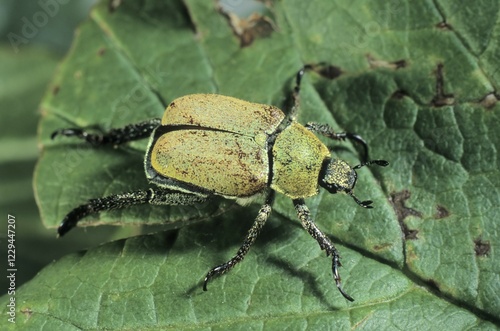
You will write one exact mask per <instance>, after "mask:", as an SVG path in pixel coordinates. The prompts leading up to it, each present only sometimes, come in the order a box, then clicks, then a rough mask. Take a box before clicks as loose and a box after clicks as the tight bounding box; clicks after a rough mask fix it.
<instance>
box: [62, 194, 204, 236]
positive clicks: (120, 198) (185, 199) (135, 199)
mask: <svg viewBox="0 0 500 331" xmlns="http://www.w3.org/2000/svg"><path fill="white" fill-rule="evenodd" d="M206 200H207V198H206V197H203V196H198V195H194V194H190V193H182V192H177V191H173V190H167V189H159V188H150V189H147V190H140V191H135V192H129V193H122V194H114V195H110V196H107V197H103V198H97V199H90V200H89V201H88V202H87V203H86V204H83V205H80V206H78V207H76V208H75V209H73V210H72V211H70V212H69V213H68V214H67V215H66V217H64V219H63V220H62V222H61V224H60V225H59V227H58V228H57V234H58V236H63V235H65V234H66V233H67V232H68V231H69V230H71V229H72V228H74V227H75V226H76V225H77V223H78V222H79V221H80V220H81V219H82V218H84V217H85V216H88V215H90V214H95V213H98V212H101V211H105V210H113V209H120V208H125V207H128V206H132V205H140V204H146V203H149V204H151V205H192V204H195V203H200V202H204V201H206Z"/></svg>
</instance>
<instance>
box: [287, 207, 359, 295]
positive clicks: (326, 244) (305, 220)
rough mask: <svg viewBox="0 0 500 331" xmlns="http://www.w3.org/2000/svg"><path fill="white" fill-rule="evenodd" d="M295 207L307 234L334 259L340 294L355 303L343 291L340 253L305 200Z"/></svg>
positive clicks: (335, 277) (334, 270)
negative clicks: (313, 216) (314, 219)
mask: <svg viewBox="0 0 500 331" xmlns="http://www.w3.org/2000/svg"><path fill="white" fill-rule="evenodd" d="M293 205H294V206H295V210H296V212H297V216H298V217H299V219H300V222H301V223H302V226H303V227H304V229H306V230H307V232H309V234H310V235H311V237H313V238H314V239H316V241H317V242H318V244H319V247H320V248H321V249H322V250H324V251H326V255H327V256H331V257H332V273H333V278H334V279H335V284H336V285H337V288H338V289H339V291H340V293H341V294H342V295H343V296H344V298H346V299H347V300H349V301H354V299H353V298H352V297H351V296H349V294H347V293H346V292H344V290H343V289H342V282H341V279H340V275H339V270H338V268H339V267H340V266H342V264H341V263H340V255H339V252H338V251H337V249H336V248H335V246H334V245H333V243H332V242H331V240H330V239H328V237H327V236H326V235H325V234H324V233H323V232H321V230H320V229H318V227H317V226H316V224H315V223H314V222H313V220H312V219H311V215H310V212H309V208H307V206H306V205H305V202H304V199H296V200H293Z"/></svg>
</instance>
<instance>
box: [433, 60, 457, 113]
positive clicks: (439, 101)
mask: <svg viewBox="0 0 500 331" xmlns="http://www.w3.org/2000/svg"><path fill="white" fill-rule="evenodd" d="M443 68H444V65H443V64H442V63H439V64H438V65H437V69H436V95H435V96H434V98H432V101H431V104H432V105H433V106H434V107H443V106H449V105H453V104H454V103H455V96H454V95H453V94H451V93H445V92H444V74H443Z"/></svg>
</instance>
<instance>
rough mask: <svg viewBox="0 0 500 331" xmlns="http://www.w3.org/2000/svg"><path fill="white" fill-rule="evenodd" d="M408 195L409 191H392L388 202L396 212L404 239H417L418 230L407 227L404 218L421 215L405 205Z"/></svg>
mask: <svg viewBox="0 0 500 331" xmlns="http://www.w3.org/2000/svg"><path fill="white" fill-rule="evenodd" d="M410 196H411V194H410V191H408V190H403V191H401V192H395V193H392V194H391V198H390V203H391V204H392V207H393V208H394V211H395V212H396V216H397V218H398V222H399V225H400V226H401V231H403V233H404V236H405V239H406V240H412V239H418V237H417V234H418V231H417V230H411V229H409V228H408V226H407V225H406V224H405V222H404V219H405V218H406V217H408V216H416V217H422V213H421V212H419V211H417V210H415V209H412V208H409V207H406V206H405V201H406V200H408V199H409V198H410Z"/></svg>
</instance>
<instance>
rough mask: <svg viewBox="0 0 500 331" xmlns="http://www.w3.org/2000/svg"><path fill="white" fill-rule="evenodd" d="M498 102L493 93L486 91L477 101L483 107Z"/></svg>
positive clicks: (490, 106)
mask: <svg viewBox="0 0 500 331" xmlns="http://www.w3.org/2000/svg"><path fill="white" fill-rule="evenodd" d="M497 102H498V97H497V96H496V95H495V93H488V94H487V95H486V96H485V97H484V98H483V99H482V100H481V101H480V102H479V103H480V104H481V106H483V107H484V108H487V109H489V108H493V107H494V106H495V105H496V104H497Z"/></svg>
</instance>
